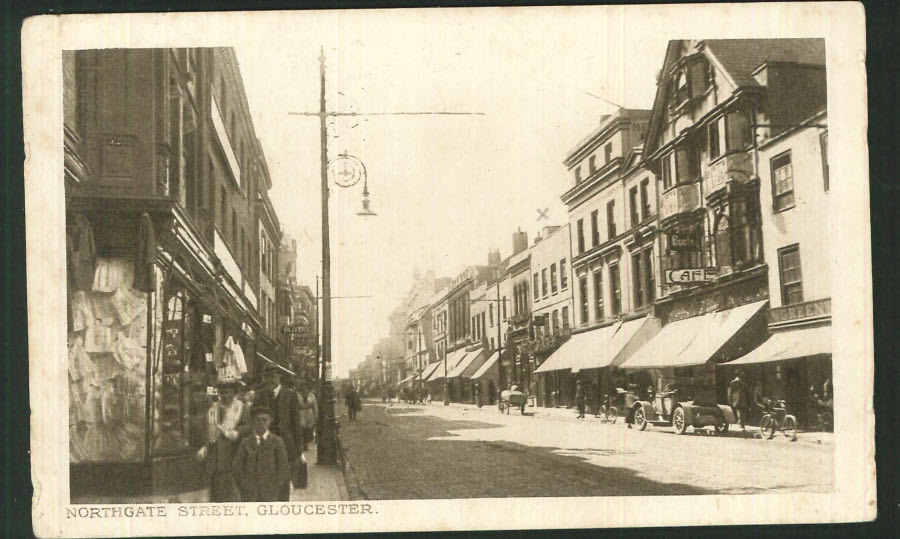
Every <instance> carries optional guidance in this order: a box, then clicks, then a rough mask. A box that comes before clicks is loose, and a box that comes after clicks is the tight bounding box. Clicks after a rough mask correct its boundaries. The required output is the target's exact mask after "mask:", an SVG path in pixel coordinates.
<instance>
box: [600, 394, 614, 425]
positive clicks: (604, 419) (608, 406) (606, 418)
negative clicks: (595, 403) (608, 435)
mask: <svg viewBox="0 0 900 539" xmlns="http://www.w3.org/2000/svg"><path fill="white" fill-rule="evenodd" d="M603 402H604V404H602V405H601V406H600V411H599V412H600V413H599V414H597V415H598V416H599V417H600V422H601V423H609V424H610V425H612V424H613V423H615V422H616V419H618V418H619V409H618V408H616V407H615V406H613V405H612V398H611V397H610V396H609V395H603Z"/></svg>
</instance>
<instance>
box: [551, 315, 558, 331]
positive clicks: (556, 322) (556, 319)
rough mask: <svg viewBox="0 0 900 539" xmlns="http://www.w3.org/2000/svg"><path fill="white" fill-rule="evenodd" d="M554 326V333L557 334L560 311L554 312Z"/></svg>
mask: <svg viewBox="0 0 900 539" xmlns="http://www.w3.org/2000/svg"><path fill="white" fill-rule="evenodd" d="M552 324H553V332H554V333H556V332H557V331H559V311H558V310H554V311H553V322H552Z"/></svg>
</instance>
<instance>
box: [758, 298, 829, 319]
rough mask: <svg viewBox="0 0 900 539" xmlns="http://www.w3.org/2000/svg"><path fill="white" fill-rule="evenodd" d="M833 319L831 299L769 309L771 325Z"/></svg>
mask: <svg viewBox="0 0 900 539" xmlns="http://www.w3.org/2000/svg"><path fill="white" fill-rule="evenodd" d="M830 317H831V299H820V300H817V301H807V302H805V303H797V304H795V305H785V306H784V307H775V308H774V309H769V312H768V319H769V325H778V324H786V323H788V322H794V321H800V320H803V321H808V320H815V319H820V318H830Z"/></svg>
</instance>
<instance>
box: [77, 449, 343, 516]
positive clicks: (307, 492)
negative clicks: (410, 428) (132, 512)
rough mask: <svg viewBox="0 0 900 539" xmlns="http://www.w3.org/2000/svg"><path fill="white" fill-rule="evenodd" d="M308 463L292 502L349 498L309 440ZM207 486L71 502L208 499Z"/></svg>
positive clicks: (337, 469) (338, 476)
mask: <svg viewBox="0 0 900 539" xmlns="http://www.w3.org/2000/svg"><path fill="white" fill-rule="evenodd" d="M303 454H304V456H305V457H306V460H307V462H308V463H309V466H308V467H307V470H308V473H309V476H308V482H307V486H306V488H305V489H300V488H294V489H291V498H290V501H292V502H313V501H346V500H349V499H350V495H349V494H348V492H347V486H346V483H345V482H344V474H343V472H342V470H341V468H340V467H339V466H319V465H317V464H316V444H310V445H309V447H308V449H307V450H306V451H304V452H303ZM208 502H209V490H208V489H200V490H192V491H187V492H180V493H177V494H155V495H151V494H148V495H143V496H129V497H122V496H115V497H108V496H80V497H77V498H73V499H72V500H71V503H73V504H151V503H208Z"/></svg>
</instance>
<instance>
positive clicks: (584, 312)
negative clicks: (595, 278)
mask: <svg viewBox="0 0 900 539" xmlns="http://www.w3.org/2000/svg"><path fill="white" fill-rule="evenodd" d="M578 290H579V292H581V325H584V324H587V322H588V293H587V275H582V276H580V277H578Z"/></svg>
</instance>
